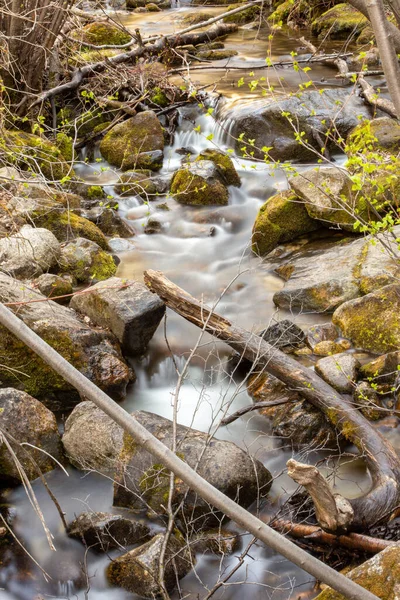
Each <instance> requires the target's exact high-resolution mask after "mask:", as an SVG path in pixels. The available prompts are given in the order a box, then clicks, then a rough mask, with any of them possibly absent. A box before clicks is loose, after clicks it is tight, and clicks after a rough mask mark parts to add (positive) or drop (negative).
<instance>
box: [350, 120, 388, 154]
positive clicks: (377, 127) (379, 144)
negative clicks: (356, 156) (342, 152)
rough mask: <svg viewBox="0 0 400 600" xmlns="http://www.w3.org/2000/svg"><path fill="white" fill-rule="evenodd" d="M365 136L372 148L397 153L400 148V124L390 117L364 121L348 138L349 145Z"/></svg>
mask: <svg viewBox="0 0 400 600" xmlns="http://www.w3.org/2000/svg"><path fill="white" fill-rule="evenodd" d="M360 138H364V139H365V140H366V143H368V146H369V147H370V148H371V149H372V150H375V151H376V150H385V151H389V152H394V153H397V152H398V151H399V150H400V125H399V124H398V123H397V121H396V120H395V119H391V118H390V117H380V118H379V119H371V120H370V121H364V122H363V123H360V124H359V125H357V127H355V128H354V129H353V130H352V131H351V132H350V134H349V136H348V138H347V145H348V146H351V145H352V144H354V143H355V142H357V145H358V144H359V139H360Z"/></svg>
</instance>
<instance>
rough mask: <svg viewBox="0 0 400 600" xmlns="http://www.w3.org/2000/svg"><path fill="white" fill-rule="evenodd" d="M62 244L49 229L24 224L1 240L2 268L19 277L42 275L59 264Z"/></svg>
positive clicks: (0, 258) (0, 256)
mask: <svg viewBox="0 0 400 600" xmlns="http://www.w3.org/2000/svg"><path fill="white" fill-rule="evenodd" d="M59 257H60V244H59V242H58V240H57V238H56V237H55V236H54V235H53V234H52V233H51V231H49V230H48V229H40V228H38V229H35V228H33V227H31V226H30V225H24V226H23V227H22V228H21V230H20V231H19V232H18V233H16V234H14V235H11V236H10V237H6V238H3V239H1V240H0V265H1V266H0V269H1V271H3V272H4V273H7V274H8V275H11V276H12V277H16V278H17V279H28V278H29V277H36V276H38V275H41V274H42V273H43V272H44V271H48V270H49V269H51V267H54V266H55V265H56V264H57V261H58V259H59Z"/></svg>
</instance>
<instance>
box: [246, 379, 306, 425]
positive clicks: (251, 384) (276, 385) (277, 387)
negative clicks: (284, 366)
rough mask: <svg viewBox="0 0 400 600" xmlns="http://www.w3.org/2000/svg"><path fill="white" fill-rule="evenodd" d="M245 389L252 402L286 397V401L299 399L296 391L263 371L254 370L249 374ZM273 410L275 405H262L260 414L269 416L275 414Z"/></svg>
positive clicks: (270, 400) (271, 400)
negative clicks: (254, 371)
mask: <svg viewBox="0 0 400 600" xmlns="http://www.w3.org/2000/svg"><path fill="white" fill-rule="evenodd" d="M247 391H248V393H249V395H250V396H251V397H252V399H253V400H254V402H273V401H274V400H279V399H281V398H287V399H288V401H291V400H299V399H300V396H299V394H297V392H293V391H291V390H290V389H288V387H287V385H285V384H284V383H283V382H282V381H280V380H279V379H277V378H276V377H274V376H273V375H270V374H269V373H264V372H261V373H257V372H256V373H252V374H251V375H250V377H249V379H248V383H247ZM275 411H276V406H273V407H264V408H261V409H260V414H262V415H264V416H266V417H271V416H273V415H274V414H275Z"/></svg>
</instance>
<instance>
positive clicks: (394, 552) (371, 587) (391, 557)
mask: <svg viewBox="0 0 400 600" xmlns="http://www.w3.org/2000/svg"><path fill="white" fill-rule="evenodd" d="M346 577H348V578H349V579H351V580H352V581H355V582H356V583H358V585H360V586H361V587H363V588H365V589H366V590H368V591H369V592H371V593H372V594H375V596H376V597H377V598H381V600H398V598H399V581H400V544H394V545H393V546H389V548H386V549H385V550H383V551H382V552H379V554H376V555H375V556H373V557H372V558H370V559H369V560H367V561H366V562H364V563H362V564H361V565H360V566H358V567H356V568H355V569H352V570H351V571H349V572H348V573H346ZM315 600H346V598H345V596H343V595H342V594H339V592H335V591H334V590H332V589H331V588H327V589H326V590H324V591H323V592H321V594H319V595H318V596H317V597H316V598H315Z"/></svg>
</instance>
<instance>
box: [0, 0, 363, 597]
mask: <svg viewBox="0 0 400 600" xmlns="http://www.w3.org/2000/svg"><path fill="white" fill-rule="evenodd" d="M194 10H200V8H199V7H196V8H193V7H190V6H188V5H183V6H181V7H179V8H176V9H172V10H167V11H163V12H161V13H144V14H141V13H139V14H135V13H121V14H120V16H119V18H120V19H121V21H122V22H123V24H124V25H125V26H126V27H128V28H130V29H131V30H132V31H134V30H135V29H136V28H137V27H140V28H141V30H142V31H145V32H146V35H152V34H156V33H160V32H162V33H164V34H165V33H172V32H174V31H177V30H179V29H181V28H182V24H181V23H180V19H181V18H182V17H183V16H184V15H185V14H187V13H188V12H192V11H194ZM201 10H204V11H205V12H207V13H210V14H212V15H214V14H215V15H217V14H219V13H221V12H223V11H224V10H225V9H224V8H223V7H208V6H206V7H201ZM336 44H337V43H336ZM270 45H271V41H270V40H269V29H268V28H267V27H265V26H262V27H260V28H258V29H253V28H250V27H249V26H244V27H243V28H240V29H239V31H238V32H237V33H235V34H233V35H230V36H229V37H228V39H227V40H226V48H227V49H235V50H238V51H239V54H238V55H237V56H235V57H233V58H231V59H230V60H229V65H230V66H236V67H246V68H248V71H230V72H229V73H228V75H226V73H225V71H223V70H221V71H213V70H211V69H207V65H205V66H204V69H202V70H201V71H200V70H199V71H194V72H193V76H192V77H193V81H194V82H195V83H196V84H198V85H199V86H204V85H209V84H211V83H214V82H216V90H217V91H218V92H219V93H221V94H223V96H224V98H223V99H220V101H219V102H218V107H217V110H216V111H215V113H214V115H213V116H210V115H206V114H204V111H202V110H201V109H200V108H198V107H196V105H194V106H190V107H187V108H186V107H185V108H183V109H181V110H180V125H179V127H178V130H177V132H176V135H175V140H174V144H173V145H172V146H170V147H167V148H166V149H165V158H164V166H163V169H162V171H161V175H165V176H167V175H168V174H170V173H172V172H173V171H175V170H176V169H177V168H178V167H179V165H180V161H181V159H182V156H181V155H180V154H178V153H177V150H179V149H180V148H182V147H185V148H188V147H192V148H194V149H195V151H196V153H197V152H199V151H200V150H202V149H204V148H207V147H213V146H216V147H218V148H221V149H228V148H232V147H233V144H232V140H231V139H230V137H229V132H230V126H231V123H232V114H233V113H234V111H235V110H237V109H238V108H239V107H240V106H242V105H243V104H245V103H246V102H248V101H249V100H251V101H254V98H255V97H257V95H260V91H259V90H256V91H255V92H254V93H251V92H250V91H249V87H248V85H247V83H246V84H245V85H243V86H242V87H240V88H238V87H237V85H236V82H237V80H238V78H239V77H242V76H243V77H244V78H245V81H246V82H247V81H250V80H251V79H252V78H253V77H252V76H251V75H249V73H250V72H251V69H252V68H253V67H256V66H262V65H265V57H266V56H267V55H269V56H270V57H271V58H272V59H273V60H276V61H284V60H288V59H290V53H291V52H292V51H296V50H297V51H298V48H299V45H300V44H299V41H298V39H296V37H295V34H294V33H293V32H286V31H279V32H277V33H276V34H275V36H274V39H273V41H272V45H271V47H270ZM333 47H335V43H333ZM213 64H215V65H225V64H226V60H222V61H216V62H214V63H213ZM262 76H265V77H268V82H270V83H276V84H277V85H282V92H283V91H284V90H285V91H289V90H295V89H296V88H297V86H298V84H299V83H300V82H301V77H302V76H303V75H302V74H301V73H300V74H299V73H296V72H295V71H294V70H293V69H292V68H285V69H283V68H282V69H281V70H279V71H278V72H274V71H272V70H271V69H267V68H265V69H260V70H258V71H257V73H256V77H262ZM281 77H284V78H285V84H284V86H283V83H282V82H281V81H280V79H281ZM312 77H313V79H314V80H315V82H316V83H317V84H318V82H323V84H324V85H325V86H326V85H332V86H333V85H338V84H337V80H336V79H335V71H334V70H333V69H332V68H329V67H324V66H323V65H321V64H320V65H315V66H314V67H313V70H312ZM177 81H180V80H179V78H178V79H177ZM215 116H216V117H217V120H216V119H215V118H214V117H215ZM199 126H200V133H198V132H196V131H194V130H195V128H198V127H199ZM211 134H212V139H210V138H211ZM207 138H209V139H207ZM97 158H98V160H96V161H95V162H93V163H91V164H87V163H85V162H84V161H81V162H78V164H77V165H76V172H77V174H78V175H80V176H81V177H84V179H85V180H86V181H87V182H93V183H96V184H101V185H103V186H105V190H106V192H107V194H110V195H112V196H115V193H114V187H113V184H115V183H116V181H117V179H118V172H117V171H115V170H113V169H112V168H110V166H109V165H108V164H107V163H106V162H104V161H103V160H102V159H101V157H100V154H98V155H97ZM232 158H233V160H234V164H235V167H236V169H237V171H238V173H239V175H240V177H241V179H242V185H241V187H240V188H233V187H231V188H230V198H229V205H228V206H226V207H201V208H192V207H185V206H182V205H179V204H178V203H177V202H175V201H174V200H173V199H172V198H167V200H166V202H167V204H168V207H169V209H170V210H167V211H166V210H160V209H157V206H156V205H157V204H159V202H158V201H155V202H152V203H149V204H145V203H143V201H142V200H140V199H139V198H137V197H127V198H117V201H118V204H119V211H120V214H121V215H122V216H123V217H125V218H126V219H128V220H129V222H130V224H131V225H132V226H133V228H134V230H135V234H136V235H135V236H134V237H133V238H132V239H131V240H120V241H119V242H117V243H116V242H115V241H114V242H113V243H114V246H113V248H114V252H115V253H116V254H118V256H119V258H120V260H121V263H120V265H119V268H118V273H117V275H118V276H120V277H126V278H133V279H140V280H142V278H143V271H145V270H146V269H156V270H160V271H163V272H164V273H165V274H166V275H167V276H168V277H169V278H170V279H171V280H172V281H174V282H175V283H176V284H178V285H180V286H182V287H184V288H185V289H186V290H187V291H188V292H190V293H191V294H192V295H194V296H195V297H198V298H200V297H202V298H203V299H204V301H205V302H206V303H207V304H213V303H215V302H216V301H217V300H218V298H219V302H218V309H217V310H218V312H219V313H221V314H223V315H224V316H226V317H227V318H228V319H230V320H232V321H235V322H237V323H238V324H240V326H242V327H245V328H247V329H250V330H255V331H257V330H260V329H264V328H266V327H267V326H268V325H269V324H271V323H273V322H274V321H275V320H280V319H282V318H292V319H293V318H294V317H293V315H291V314H289V313H285V312H284V311H279V312H278V311H277V309H276V307H275V306H274V304H273V302H272V296H273V294H274V293H275V292H276V291H277V290H279V289H281V287H282V285H283V282H282V280H281V279H280V278H279V277H277V276H276V275H275V274H274V273H273V271H272V267H273V265H272V264H271V263H268V262H262V261H261V260H260V259H259V258H257V257H256V256H254V255H253V254H252V253H251V251H250V249H249V241H250V238H251V229H252V226H253V223H254V220H255V217H256V215H257V212H258V209H259V208H260V206H261V205H262V203H263V202H265V200H266V199H267V198H268V197H269V196H271V195H272V194H274V193H275V191H276V190H279V189H286V187H287V181H286V176H285V174H284V173H283V172H282V170H279V169H278V170H274V171H272V170H271V168H270V167H268V166H266V165H265V164H263V163H262V162H261V163H260V162H252V161H250V160H244V159H242V158H240V157H235V156H232ZM338 160H340V157H338ZM307 166H309V165H307ZM161 201H162V202H164V201H165V199H161ZM150 218H151V219H153V220H156V221H158V222H159V223H160V225H161V232H160V233H155V234H152V235H149V234H146V233H144V228H145V227H146V225H147V224H148V222H149V219H150ZM221 295H222V297H221ZM295 320H296V323H297V324H299V325H301V326H304V327H307V326H308V325H310V324H315V323H317V322H321V323H322V322H326V320H327V317H326V316H324V315H316V314H302V315H298V316H296V317H295ZM165 336H167V339H168V346H169V347H170V349H171V350H172V352H173V354H174V357H175V359H176V363H177V365H178V367H179V368H182V366H183V364H184V362H185V359H186V357H187V355H188V353H189V352H190V350H191V349H192V348H193V346H194V345H195V344H196V342H197V340H198V338H199V330H198V328H196V327H194V326H192V325H190V324H189V323H187V322H186V321H185V320H184V319H182V318H181V317H178V316H177V315H175V314H174V313H172V312H170V311H168V312H167V319H166V328H165V331H164V328H163V326H162V325H161V326H160V327H159V329H158V331H157V333H156V335H155V336H154V338H153V340H152V341H151V344H150V348H149V352H148V354H147V356H146V357H145V358H144V359H143V360H142V361H134V362H133V366H134V369H135V372H136V375H137V380H136V382H135V383H134V384H133V385H132V386H131V387H130V389H129V391H128V395H127V398H126V400H125V401H124V402H123V403H122V406H123V407H124V408H125V409H126V410H127V411H128V412H129V411H133V410H141V409H142V410H147V411H150V412H154V413H157V414H160V415H162V416H165V417H168V418H172V395H173V392H174V387H175V385H176V381H177V374H176V371H175V367H174V362H173V359H172V357H171V354H170V350H169V348H168V346H167V343H166V340H165ZM230 354H231V352H230V351H229V349H228V347H227V346H225V345H224V344H221V343H219V342H216V341H215V340H214V339H212V338H211V337H210V336H208V335H204V336H203V338H202V340H201V343H200V345H199V348H198V350H197V352H196V356H195V358H194V359H193V360H192V362H191V364H190V367H189V370H188V376H187V377H186V379H185V382H184V385H183V387H182V390H181V393H180V397H179V413H178V422H179V423H181V424H184V425H188V426H191V427H194V428H196V429H200V430H202V431H210V432H212V433H214V432H216V436H217V437H218V438H220V439H226V440H230V441H233V442H235V443H236V444H238V445H239V446H241V447H242V448H246V449H247V450H248V452H250V453H251V454H252V455H253V456H255V457H257V458H258V459H259V460H261V461H262V462H263V463H264V464H265V465H266V466H267V467H268V469H269V470H270V471H271V473H272V474H273V476H274V477H275V479H274V484H273V487H272V490H271V493H270V497H269V503H268V507H267V508H266V509H265V514H264V515H263V517H264V518H265V519H267V518H268V515H271V514H273V513H274V512H275V511H276V510H277V509H278V507H279V506H280V505H281V504H282V502H283V501H284V500H285V498H286V497H287V494H288V493H290V492H292V491H294V489H295V487H296V486H295V484H294V483H293V482H292V481H291V480H290V479H289V478H288V477H287V475H286V474H285V473H284V472H282V471H283V470H284V467H285V463H286V461H287V460H288V458H290V457H291V456H292V455H293V451H292V449H291V447H290V443H285V444H284V445H283V446H282V443H281V442H280V443H278V442H277V440H275V439H274V438H273V437H272V436H271V427H270V424H269V422H268V421H267V420H266V419H265V418H263V417H261V416H259V415H257V414H255V413H249V415H246V416H245V417H242V418H241V419H239V420H237V421H236V422H235V423H233V424H231V425H229V426H228V427H225V428H221V429H218V430H217V424H218V422H219V421H220V419H221V417H222V416H223V414H224V413H225V412H228V413H231V412H234V411H236V410H238V409H239V408H240V407H242V406H245V405H247V404H250V403H251V398H250V397H249V396H248V394H247V391H246V388H245V386H242V385H241V383H240V380H235V379H234V378H232V377H231V376H230V374H229V369H228V357H229V355H230ZM61 426H62V423H61ZM296 456H297V457H298V456H300V459H301V458H303V459H304V458H305V455H301V454H300V455H296ZM322 456H323V454H322V453H319V454H314V455H310V453H309V452H308V453H307V460H310V461H311V460H314V459H317V458H321V457H322ZM46 479H47V481H48V484H49V486H50V487H51V489H52V491H53V493H54V494H55V496H56V497H57V498H58V500H59V502H60V504H61V506H62V509H63V510H64V511H65V513H66V517H67V521H70V520H72V519H73V518H74V516H75V515H78V514H80V513H81V512H83V511H87V510H93V511H111V510H112V482H111V481H110V480H109V479H107V478H105V477H103V476H100V475H98V474H94V473H90V474H86V473H83V472H79V471H77V470H75V469H73V468H72V467H71V468H69V470H68V476H67V474H65V473H64V472H63V471H62V470H60V469H57V470H54V471H53V472H51V473H50V474H49V475H48V476H46ZM336 485H337V489H338V490H340V492H341V493H343V494H345V495H347V496H349V497H354V496H357V495H358V494H360V493H362V491H363V490H366V489H367V488H368V485H369V477H368V474H367V473H366V471H365V468H364V466H363V464H362V462H361V461H359V460H356V459H355V460H353V461H351V462H348V461H347V462H346V461H344V462H343V464H342V465H340V466H339V467H338V470H337V478H336ZM33 487H34V490H35V493H36V495H37V498H38V501H39V503H40V506H41V509H42V512H43V514H44V515H45V518H46V523H47V526H48V527H49V529H50V531H51V532H52V534H53V536H54V544H55V546H56V549H57V551H56V552H53V551H51V550H50V548H49V546H48V543H47V541H46V537H45V535H44V531H43V527H42V525H41V523H40V521H39V519H38V518H37V516H36V515H35V513H34V511H33V509H32V507H31V505H30V504H29V501H28V499H27V496H26V493H25V491H24V489H23V488H18V489H16V490H14V491H12V492H11V493H10V494H9V495H8V497H7V503H10V505H12V507H13V508H12V509H11V511H12V515H11V516H12V519H13V526H14V531H15V533H16V535H17V536H18V538H19V539H20V541H21V543H22V544H23V545H24V546H25V547H26V548H27V550H28V551H29V553H30V554H31V555H32V556H33V557H34V559H35V560H36V561H37V562H38V563H39V564H40V567H41V568H42V569H44V570H45V571H46V573H48V575H49V576H50V577H51V580H50V581H49V582H48V583H46V581H45V577H44V575H43V574H42V572H41V571H40V569H39V567H38V566H36V565H35V564H34V563H33V562H32V560H30V559H29V558H28V557H27V555H26V554H25V553H24V552H22V551H21V552H16V551H15V550H12V549H10V548H8V549H6V550H4V549H3V550H2V556H1V562H0V588H1V591H0V600H6V599H10V600H11V599H13V600H33V598H37V599H39V598H79V599H86V598H89V599H90V600H128V599H132V600H133V599H134V598H138V597H137V596H134V595H132V594H130V593H128V592H125V591H123V590H119V589H115V588H111V587H109V586H108V584H107V582H106V579H105V576H104V569H105V567H106V565H107V564H108V562H109V558H110V557H113V556H115V555H117V554H118V553H116V552H115V551H112V552H110V553H109V555H99V554H95V553H94V552H92V551H89V552H88V553H87V555H85V549H84V547H83V545H82V544H80V543H79V542H77V541H74V540H71V539H69V538H68V537H67V536H66V535H65V533H64V532H63V528H62V524H61V521H60V518H59V515H58V513H57V511H56V509H55V507H54V505H53V503H52V501H51V500H50V498H49V496H48V495H47V492H46V491H45V489H44V487H43V485H42V484H41V482H40V481H36V482H35V483H34V484H33ZM114 512H115V510H114ZM227 527H228V529H231V530H234V531H237V532H238V533H239V534H240V536H241V538H240V539H241V541H240V548H239V550H238V551H236V552H235V553H234V555H232V556H227V557H225V558H224V559H223V560H221V558H220V557H218V556H214V555H211V554H209V555H204V556H199V557H198V561H197V565H196V568H195V571H192V572H191V573H190V574H189V575H187V576H186V577H185V578H184V579H182V580H181V582H180V585H181V593H182V596H181V597H184V598H188V599H190V600H195V599H196V600H197V599H202V598H205V597H206V596H207V590H210V589H212V587H213V586H214V585H215V583H216V582H217V580H218V576H219V575H222V574H223V573H225V572H227V571H228V570H229V569H230V568H232V567H233V566H235V565H236V564H237V561H238V556H239V554H240V551H241V550H243V549H244V548H245V546H246V544H247V543H248V542H249V541H250V539H251V538H250V536H249V535H248V534H246V533H245V532H243V531H240V530H239V529H238V528H237V527H236V526H235V525H234V524H232V523H229V524H228V525H227ZM153 529H154V531H156V530H157V528H156V526H155V525H153ZM82 566H84V567H85V569H84V570H85V571H86V574H87V578H86V574H84V573H82ZM230 584H231V585H226V586H223V587H222V588H220V589H219V590H218V592H216V593H215V595H214V596H213V597H214V598H215V599H216V600H217V599H219V598H223V597H224V598H229V600H239V599H242V598H243V597H246V599H249V600H261V599H265V598H273V599H274V600H285V599H287V600H289V599H294V598H300V597H309V598H311V597H312V596H313V595H315V593H316V592H314V590H313V588H314V581H313V580H312V578H311V577H310V576H309V575H308V574H307V573H305V572H304V571H302V570H301V569H299V568H297V567H295V566H294V565H293V564H291V563H290V562H289V561H287V560H286V559H284V558H283V557H281V556H279V555H278V554H276V553H274V552H273V551H271V550H269V549H268V548H266V547H265V546H264V545H262V544H256V545H254V546H253V547H252V549H251V551H250V553H249V555H248V556H247V557H246V558H245V560H244V563H243V565H242V566H241V567H240V568H239V569H238V570H237V571H236V573H235V575H234V576H233V577H232V578H231V580H230ZM179 597H180V596H179V594H178V592H175V593H173V594H172V595H171V598H172V600H177V599H178V598H179Z"/></svg>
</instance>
